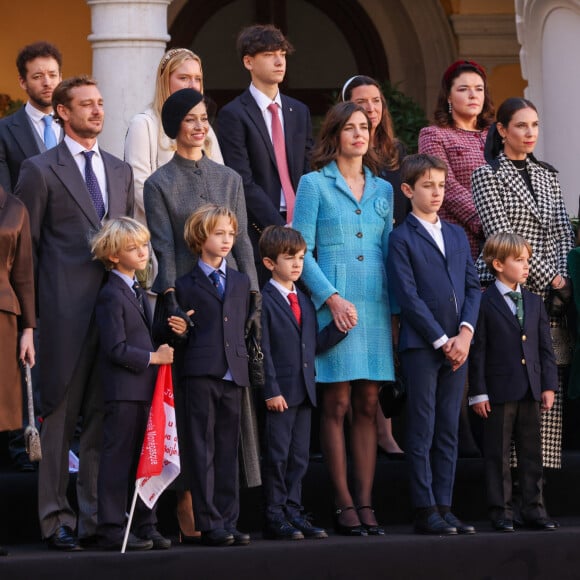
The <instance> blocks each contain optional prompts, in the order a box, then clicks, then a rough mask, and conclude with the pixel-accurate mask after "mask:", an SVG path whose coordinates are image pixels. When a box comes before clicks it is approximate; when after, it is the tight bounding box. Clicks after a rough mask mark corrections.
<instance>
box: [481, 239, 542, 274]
mask: <svg viewBox="0 0 580 580" xmlns="http://www.w3.org/2000/svg"><path fill="white" fill-rule="evenodd" d="M524 248H525V249H526V250H528V254H529V256H530V257H531V256H532V246H531V245H530V242H528V240H526V239H525V238H524V237H522V236H520V235H519V234H510V233H508V232H500V233H498V234H493V235H491V236H489V238H487V240H486V241H485V245H484V246H483V261H484V262H485V265H486V266H487V268H488V270H489V271H490V272H491V273H492V274H493V275H494V276H496V275H497V272H496V270H495V268H494V267H493V261H494V260H499V261H500V262H501V263H502V264H503V263H504V262H505V261H506V260H507V259H508V258H510V257H511V258H518V257H519V256H521V254H522V252H523V250H524Z"/></svg>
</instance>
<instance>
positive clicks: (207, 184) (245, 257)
mask: <svg viewBox="0 0 580 580" xmlns="http://www.w3.org/2000/svg"><path fill="white" fill-rule="evenodd" d="M161 120H162V123H163V130H164V131H165V133H166V134H167V136H168V137H170V138H171V139H175V143H176V152H175V155H174V156H173V158H172V159H171V160H170V161H169V162H167V163H166V164H165V165H163V166H161V167H160V168H159V169H157V171H155V173H153V174H152V175H151V176H150V177H149V179H147V181H145V185H144V189H143V200H144V204H145V215H146V218H147V223H148V225H149V229H150V230H151V244H152V246H153V250H154V252H155V255H156V256H157V260H158V263H159V271H158V273H157V277H156V278H155V281H154V283H153V288H152V289H153V291H154V292H157V293H158V294H159V295H160V296H163V298H164V300H163V301H164V302H165V303H166V304H169V305H170V306H169V308H170V309H171V308H173V307H176V306H177V305H176V302H175V298H174V297H175V292H174V290H175V288H174V287H175V280H176V278H179V276H182V275H184V274H186V273H187V272H189V271H191V269H192V268H193V266H194V264H195V262H196V260H197V256H194V255H193V254H192V253H191V251H190V250H189V248H188V247H187V245H186V243H185V240H184V238H183V228H184V225H185V221H186V220H187V218H188V217H189V216H190V215H191V214H192V213H193V212H194V211H195V210H196V209H198V208H199V207H201V206H203V205H206V204H208V203H214V204H217V205H222V206H226V207H228V208H229V209H231V210H232V211H233V212H234V213H235V214H236V217H237V219H238V232H239V233H238V237H237V239H236V243H235V245H234V247H233V249H232V252H231V254H230V255H229V256H228V265H229V266H231V267H233V268H235V269H236V270H239V271H240V272H244V273H245V274H247V275H248V276H249V278H250V281H251V290H252V292H255V294H254V296H255V297H256V303H257V302H258V301H259V299H258V297H259V293H258V291H259V286H258V278H257V275H256V267H255V263H254V255H253V251H252V245H251V243H250V239H249V237H248V233H247V216H246V202H245V199H244V189H243V185H242V179H241V177H240V176H239V175H238V174H237V173H236V172H235V171H233V170H232V169H230V168H229V167H225V166H223V165H220V164H218V163H215V162H214V161H211V160H210V159H209V158H208V157H206V156H205V154H204V152H203V146H204V142H205V140H206V137H207V133H208V130H209V122H208V118H207V111H206V107H205V103H204V102H203V95H202V94H201V93H199V92H197V91H195V90H194V89H182V90H180V91H177V92H175V93H173V94H172V95H171V96H170V97H169V98H168V99H167V100H166V101H165V104H164V105H163V109H162V111H161ZM161 302H162V301H160V300H158V302H157V306H158V307H162V306H161V304H160V303H161ZM258 318H259V312H258ZM180 394H181V393H180V392H179V389H176V392H175V397H176V405H175V406H176V412H177V420H178V424H177V428H178V434H179V431H180V423H183V421H180V420H179V413H180V409H182V407H183V405H181V404H180ZM242 404H243V409H242V432H241V439H240V441H241V454H240V458H241V460H242V462H243V465H242V474H243V476H244V480H245V484H246V485H247V486H248V487H254V486H257V485H260V484H261V480H260V468H259V455H258V450H257V427H256V424H255V421H254V420H253V416H254V415H253V412H252V408H251V400H250V396H249V393H245V394H244V397H243V403H242ZM183 441H184V437H180V445H182V449H181V458H182V461H181V465H182V472H183V471H184V468H185V469H187V464H186V457H187V451H186V450H185V449H183V443H182V442H183ZM188 496H189V497H188ZM187 505H191V498H190V494H189V493H188V492H178V516H179V512H181V511H182V510H183V509H184V506H187ZM179 519H180V521H181V519H182V518H181V517H179ZM181 539H182V541H184V542H188V541H190V542H191V541H193V537H192V536H191V535H190V532H186V533H182V534H181Z"/></svg>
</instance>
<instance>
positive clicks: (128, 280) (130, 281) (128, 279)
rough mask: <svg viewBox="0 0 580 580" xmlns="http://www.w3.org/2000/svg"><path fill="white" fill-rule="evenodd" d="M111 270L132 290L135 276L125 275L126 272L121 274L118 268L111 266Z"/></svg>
mask: <svg viewBox="0 0 580 580" xmlns="http://www.w3.org/2000/svg"><path fill="white" fill-rule="evenodd" d="M111 272H112V273H113V274H115V275H116V276H119V278H121V280H123V282H125V284H127V286H129V288H131V290H133V285H134V284H135V282H137V280H136V278H131V276H127V274H123V273H122V272H119V270H116V269H115V268H113V269H112V270H111Z"/></svg>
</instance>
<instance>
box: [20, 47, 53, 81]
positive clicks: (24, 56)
mask: <svg viewBox="0 0 580 580" xmlns="http://www.w3.org/2000/svg"><path fill="white" fill-rule="evenodd" d="M39 57H52V58H54V60H56V62H57V63H58V70H59V71H60V69H61V68H62V55H61V54H60V50H58V48H56V46H54V44H50V42H45V41H40V42H33V43H32V44H28V45H26V46H25V47H24V48H23V49H22V50H21V51H20V52H19V53H18V56H17V57H16V68H17V69H18V76H19V77H20V78H21V79H25V78H26V72H27V71H26V65H27V64H28V63H29V62H30V61H31V60H34V59H35V58H39Z"/></svg>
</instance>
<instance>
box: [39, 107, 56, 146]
mask: <svg viewBox="0 0 580 580" xmlns="http://www.w3.org/2000/svg"><path fill="white" fill-rule="evenodd" d="M53 120H54V119H53V118H52V115H44V117H42V121H43V122H44V146H45V147H46V148H47V149H52V148H53V147H56V135H55V134H54V131H53V130H52V121H53Z"/></svg>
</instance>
